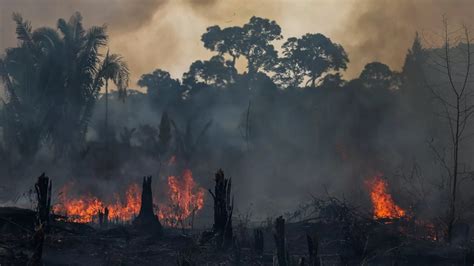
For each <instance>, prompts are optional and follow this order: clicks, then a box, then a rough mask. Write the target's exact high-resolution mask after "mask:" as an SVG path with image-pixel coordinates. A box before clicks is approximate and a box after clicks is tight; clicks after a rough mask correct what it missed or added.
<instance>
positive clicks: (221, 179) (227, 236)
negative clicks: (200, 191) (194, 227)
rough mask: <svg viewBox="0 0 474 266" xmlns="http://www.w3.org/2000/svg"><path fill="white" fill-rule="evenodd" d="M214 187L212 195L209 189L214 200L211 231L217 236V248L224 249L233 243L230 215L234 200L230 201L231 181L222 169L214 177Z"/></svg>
mask: <svg viewBox="0 0 474 266" xmlns="http://www.w3.org/2000/svg"><path fill="white" fill-rule="evenodd" d="M215 182H216V185H215V187H214V193H213V192H212V191H211V190H210V189H209V193H210V194H211V196H212V198H213V200H214V225H213V227H212V228H213V231H214V234H215V235H216V236H217V247H218V248H226V247H228V246H229V245H231V244H232V243H233V238H234V237H233V229H232V213H233V211H234V199H233V198H232V199H231V192H232V179H227V178H225V176H224V172H223V171H222V169H219V170H218V171H217V173H216V175H215Z"/></svg>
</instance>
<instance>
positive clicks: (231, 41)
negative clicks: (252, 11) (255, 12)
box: [201, 17, 281, 77]
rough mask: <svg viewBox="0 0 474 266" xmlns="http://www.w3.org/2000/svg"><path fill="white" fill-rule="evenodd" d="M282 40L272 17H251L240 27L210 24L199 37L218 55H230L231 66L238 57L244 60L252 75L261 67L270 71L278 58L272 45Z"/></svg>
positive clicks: (279, 29) (278, 28) (278, 27)
mask: <svg viewBox="0 0 474 266" xmlns="http://www.w3.org/2000/svg"><path fill="white" fill-rule="evenodd" d="M279 39H281V28H280V26H279V25H278V24H277V23H276V22H275V21H273V20H269V19H265V18H260V17H252V18H250V21H249V22H248V23H246V24H244V25H243V26H242V27H230V28H224V29H221V28H220V27H219V26H213V27H209V28H208V29H207V32H206V33H204V34H203V35H202V37H201V40H202V41H203V43H204V47H206V48H207V49H209V50H211V51H216V52H218V54H219V55H225V54H228V55H230V56H231V57H232V66H235V60H236V59H237V58H239V57H240V56H243V57H245V59H247V70H248V74H249V75H250V77H253V76H254V75H255V74H256V73H257V72H258V71H260V70H267V71H268V70H271V69H272V68H273V66H274V64H275V61H276V59H277V52H276V50H275V48H274V46H273V45H272V42H273V41H275V40H279Z"/></svg>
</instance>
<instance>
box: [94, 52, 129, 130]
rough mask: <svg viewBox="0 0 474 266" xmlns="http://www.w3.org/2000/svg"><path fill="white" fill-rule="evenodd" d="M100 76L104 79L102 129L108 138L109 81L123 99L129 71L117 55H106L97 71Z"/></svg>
mask: <svg viewBox="0 0 474 266" xmlns="http://www.w3.org/2000/svg"><path fill="white" fill-rule="evenodd" d="M99 73H100V76H102V77H103V78H104V79H105V120H104V129H105V132H106V134H107V136H108V133H109V130H108V120H109V80H112V81H113V82H114V83H115V85H116V86H117V89H118V92H119V97H120V98H121V99H123V100H124V99H125V97H126V94H127V92H126V89H127V86H128V79H129V74H130V72H129V70H128V66H127V63H126V62H125V61H123V59H122V57H121V56H120V55H117V54H112V55H110V54H109V51H107V55H106V56H105V58H104V61H103V62H102V66H101V68H100V70H99Z"/></svg>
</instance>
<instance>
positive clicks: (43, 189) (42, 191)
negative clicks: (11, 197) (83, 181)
mask: <svg viewBox="0 0 474 266" xmlns="http://www.w3.org/2000/svg"><path fill="white" fill-rule="evenodd" d="M51 187H52V182H51V180H49V177H47V176H45V174H44V173H42V174H41V176H39V177H38V181H36V184H35V190H36V199H37V206H36V220H35V233H34V234H33V239H32V246H33V255H32V256H31V258H30V260H29V261H28V265H42V257H43V244H44V236H45V231H47V230H48V228H49V212H50V210H51Z"/></svg>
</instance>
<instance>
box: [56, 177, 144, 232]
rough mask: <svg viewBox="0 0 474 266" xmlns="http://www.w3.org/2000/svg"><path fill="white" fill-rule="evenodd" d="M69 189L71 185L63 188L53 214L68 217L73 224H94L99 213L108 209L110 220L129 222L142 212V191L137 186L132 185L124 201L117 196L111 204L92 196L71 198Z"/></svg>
mask: <svg viewBox="0 0 474 266" xmlns="http://www.w3.org/2000/svg"><path fill="white" fill-rule="evenodd" d="M69 189H70V185H66V186H64V187H62V188H61V191H60V193H59V197H58V203H57V204H55V205H54V206H53V212H54V213H56V214H61V215H64V216H66V217H67V220H68V221H71V222H76V223H90V222H93V221H94V219H95V218H96V217H97V214H98V213H99V211H104V209H105V208H106V207H107V208H108V210H109V219H111V220H117V221H122V222H127V221H130V220H131V219H132V218H133V217H135V216H136V215H137V213H138V211H139V210H140V190H139V187H138V185H137V184H131V185H130V186H129V187H128V189H127V191H126V192H125V199H124V200H122V199H121V198H120V197H119V196H118V195H115V201H114V202H112V203H110V204H107V203H105V202H103V201H102V200H100V199H99V198H97V197H96V196H92V195H86V196H80V197H78V198H71V197H69V193H68V191H69Z"/></svg>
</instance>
